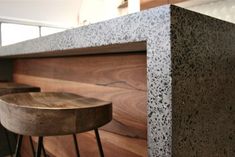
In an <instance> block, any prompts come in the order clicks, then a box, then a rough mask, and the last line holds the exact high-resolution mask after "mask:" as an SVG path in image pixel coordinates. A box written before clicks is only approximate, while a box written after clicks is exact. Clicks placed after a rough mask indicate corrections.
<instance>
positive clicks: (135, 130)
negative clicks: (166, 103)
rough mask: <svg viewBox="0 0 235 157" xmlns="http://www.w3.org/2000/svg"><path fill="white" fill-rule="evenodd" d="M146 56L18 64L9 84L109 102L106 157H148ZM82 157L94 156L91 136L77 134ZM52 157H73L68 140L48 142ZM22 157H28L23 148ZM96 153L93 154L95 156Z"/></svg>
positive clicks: (103, 134) (104, 132) (20, 61)
mask: <svg viewBox="0 0 235 157" xmlns="http://www.w3.org/2000/svg"><path fill="white" fill-rule="evenodd" d="M146 68H147V67H146V53H144V52H142V53H141V52H140V53H133V52H132V53H122V54H106V55H90V56H88V55H85V56H73V57H63V58H37V59H30V58H28V59H17V60H15V61H14V75H13V77H14V81H15V82H18V83H26V84H30V85H34V86H39V87H41V88H42V91H64V92H71V93H77V94H80V95H83V96H88V97H94V98H99V99H102V100H106V101H112V102H113V109H114V111H113V117H114V119H113V121H112V122H111V123H110V124H108V125H106V126H104V127H103V128H102V130H101V140H102V142H103V146H104V151H105V154H106V157H120V156H128V157H140V156H147V140H146V138H147V115H146V114H147V111H146V110H147V90H146V84H147V81H146V76H147V74H146ZM78 140H79V145H80V150H81V156H86V157H94V156H97V157H98V156H99V155H98V150H97V145H96V142H95V137H94V133H93V132H88V133H82V134H79V135H78ZM45 146H46V150H47V151H48V153H49V154H50V155H51V156H60V157H72V156H75V152H74V149H73V148H74V146H73V142H72V136H64V137H48V138H46V140H45ZM24 148H25V149H24V151H23V152H22V153H23V154H22V155H23V156H24V157H28V156H30V155H31V151H30V148H29V147H27V146H26V145H24ZM94 154H95V155H94Z"/></svg>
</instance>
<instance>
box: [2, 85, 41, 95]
mask: <svg viewBox="0 0 235 157" xmlns="http://www.w3.org/2000/svg"><path fill="white" fill-rule="evenodd" d="M24 92H40V88H38V87H33V86H29V85H25V84H19V83H13V82H0V96H2V95H6V94H11V93H24Z"/></svg>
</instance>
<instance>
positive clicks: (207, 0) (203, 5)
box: [178, 0, 235, 23]
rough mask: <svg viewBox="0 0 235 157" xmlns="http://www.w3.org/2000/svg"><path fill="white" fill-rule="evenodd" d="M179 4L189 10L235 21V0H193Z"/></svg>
mask: <svg viewBox="0 0 235 157" xmlns="http://www.w3.org/2000/svg"><path fill="white" fill-rule="evenodd" d="M194 1H195V3H194ZM178 5H179V6H182V7H185V8H187V9H189V10H193V11H196V12H199V13H202V14H206V15H209V16H212V17H215V18H219V19H222V20H225V21H228V22H232V23H235V0H204V1H202V0H200V3H199V0H191V1H189V2H187V3H182V4H178Z"/></svg>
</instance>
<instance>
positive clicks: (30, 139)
mask: <svg viewBox="0 0 235 157" xmlns="http://www.w3.org/2000/svg"><path fill="white" fill-rule="evenodd" d="M29 142H30V146H31V149H32V153H33V156H35V149H34V146H33V140H32V137H31V136H29Z"/></svg>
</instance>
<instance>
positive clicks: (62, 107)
mask: <svg viewBox="0 0 235 157" xmlns="http://www.w3.org/2000/svg"><path fill="white" fill-rule="evenodd" d="M0 115H1V117H0V118H1V122H2V125H3V126H4V127H5V128H7V129H8V130H11V131H12V132H15V133H17V134H20V135H29V136H39V140H38V149H37V152H36V157H40V155H41V149H42V144H43V137H44V136H57V135H69V134H71V135H73V137H74V143H75V146H76V147H75V148H76V153H77V156H78V157H79V156H80V154H79V148H78V144H77V139H76V133H82V132H86V131H90V130H95V135H96V139H97V144H98V148H99V151H100V156H102V157H103V156H104V153H103V149H102V145H101V142H100V137H99V132H98V128H99V127H101V126H103V125H105V124H107V123H108V122H110V121H111V120H112V103H111V102H105V101H101V100H98V99H94V98H86V97H82V96H79V95H75V94H70V93H54V92H50V93H20V94H11V95H6V96H3V97H1V100H0ZM21 137H22V136H21ZM19 141H20V139H19ZM17 149H18V150H17V152H19V149H20V147H18V148H17ZM17 155H18V154H16V156H17Z"/></svg>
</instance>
